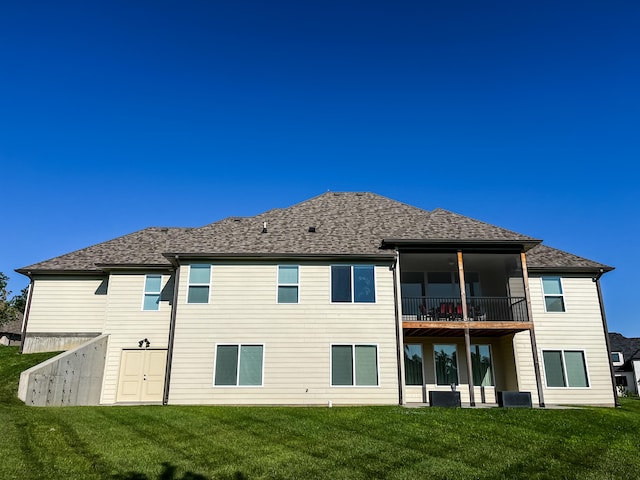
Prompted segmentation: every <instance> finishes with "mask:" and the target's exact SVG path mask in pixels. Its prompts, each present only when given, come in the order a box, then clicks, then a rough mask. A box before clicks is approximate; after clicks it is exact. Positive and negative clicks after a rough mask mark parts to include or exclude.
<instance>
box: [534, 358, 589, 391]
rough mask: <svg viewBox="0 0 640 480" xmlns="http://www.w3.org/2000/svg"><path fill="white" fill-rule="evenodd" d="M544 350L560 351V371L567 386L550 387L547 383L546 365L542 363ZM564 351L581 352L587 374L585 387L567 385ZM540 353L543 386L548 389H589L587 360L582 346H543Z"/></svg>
mask: <svg viewBox="0 0 640 480" xmlns="http://www.w3.org/2000/svg"><path fill="white" fill-rule="evenodd" d="M544 352H561V353H562V373H563V374H564V379H565V381H566V382H567V386H565V387H550V386H549V385H548V384H547V365H546V364H545V363H544ZM564 352H582V358H583V359H584V368H585V373H586V375H587V386H586V387H570V386H569V377H568V376H567V362H566V360H565V358H564ZM541 353H542V371H543V372H544V386H545V388H548V389H549V390H591V388H592V387H591V378H590V377H589V362H588V361H587V351H586V350H585V349H584V348H543V349H541Z"/></svg>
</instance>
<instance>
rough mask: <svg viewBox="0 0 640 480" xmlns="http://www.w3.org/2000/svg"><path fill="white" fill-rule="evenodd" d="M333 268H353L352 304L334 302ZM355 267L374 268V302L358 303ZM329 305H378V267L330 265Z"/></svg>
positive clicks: (350, 264) (352, 264)
mask: <svg viewBox="0 0 640 480" xmlns="http://www.w3.org/2000/svg"><path fill="white" fill-rule="evenodd" d="M333 267H351V301H350V302H334V301H333V275H332V273H331V272H332V269H333ZM353 267H371V268H373V302H356V295H355V275H354V274H353ZM329 303H331V304H332V305H353V304H357V305H375V304H376V303H378V281H377V279H376V266H375V265H373V264H371V263H363V264H360V263H334V264H332V265H329Z"/></svg>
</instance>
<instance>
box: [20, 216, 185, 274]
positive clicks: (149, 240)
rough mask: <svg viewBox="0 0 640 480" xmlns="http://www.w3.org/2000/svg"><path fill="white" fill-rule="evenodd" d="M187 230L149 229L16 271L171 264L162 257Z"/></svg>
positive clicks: (87, 269)
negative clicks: (98, 265)
mask: <svg viewBox="0 0 640 480" xmlns="http://www.w3.org/2000/svg"><path fill="white" fill-rule="evenodd" d="M188 230H189V229H188V228H162V227H150V228H145V229H144V230H139V231H137V232H134V233H130V234H129V235H124V236H122V237H118V238H114V239H113V240H109V241H107V242H103V243H98V244H97V245H93V246H91V247H87V248H83V249H81V250H76V251H75V252H71V253H67V254H65V255H61V256H59V257H55V258H52V259H50V260H45V261H44V262H39V263H34V264H33V265H29V266H28V267H23V268H21V269H19V270H17V271H18V272H20V273H27V272H28V271H35V270H39V271H41V270H45V271H46V270H53V271H58V270H64V271H67V270H70V271H95V272H99V271H100V270H101V269H100V268H98V267H97V266H96V264H130V265H142V264H145V265H170V263H169V261H168V260H167V259H166V258H165V257H163V256H162V253H163V252H166V251H168V250H171V249H172V248H174V246H173V242H175V240H176V239H177V238H178V237H179V236H180V235H181V234H182V233H184V232H186V231H188Z"/></svg>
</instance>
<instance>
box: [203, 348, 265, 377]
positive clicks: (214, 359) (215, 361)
mask: <svg viewBox="0 0 640 480" xmlns="http://www.w3.org/2000/svg"><path fill="white" fill-rule="evenodd" d="M225 346H227V347H238V357H237V359H236V361H237V362H238V363H237V368H236V384H235V385H216V363H217V361H218V347H225ZM242 347H262V371H261V372H260V385H240V357H241V355H240V354H241V352H242ZM265 350H266V348H265V345H264V343H257V342H244V343H216V345H215V355H214V356H213V388H262V387H264V358H265Z"/></svg>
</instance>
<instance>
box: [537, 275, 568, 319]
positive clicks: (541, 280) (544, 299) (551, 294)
mask: <svg viewBox="0 0 640 480" xmlns="http://www.w3.org/2000/svg"><path fill="white" fill-rule="evenodd" d="M545 278H557V279H558V280H560V289H561V290H562V293H561V294H560V295H558V294H557V293H549V294H547V293H545V291H544V282H543V279H545ZM540 288H541V290H542V303H543V305H544V311H545V313H550V314H552V315H556V314H563V313H567V300H566V298H565V293H564V282H563V281H562V277H561V276H559V275H542V276H541V277H540ZM547 297H562V304H563V305H564V312H550V311H548V310H547Z"/></svg>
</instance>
